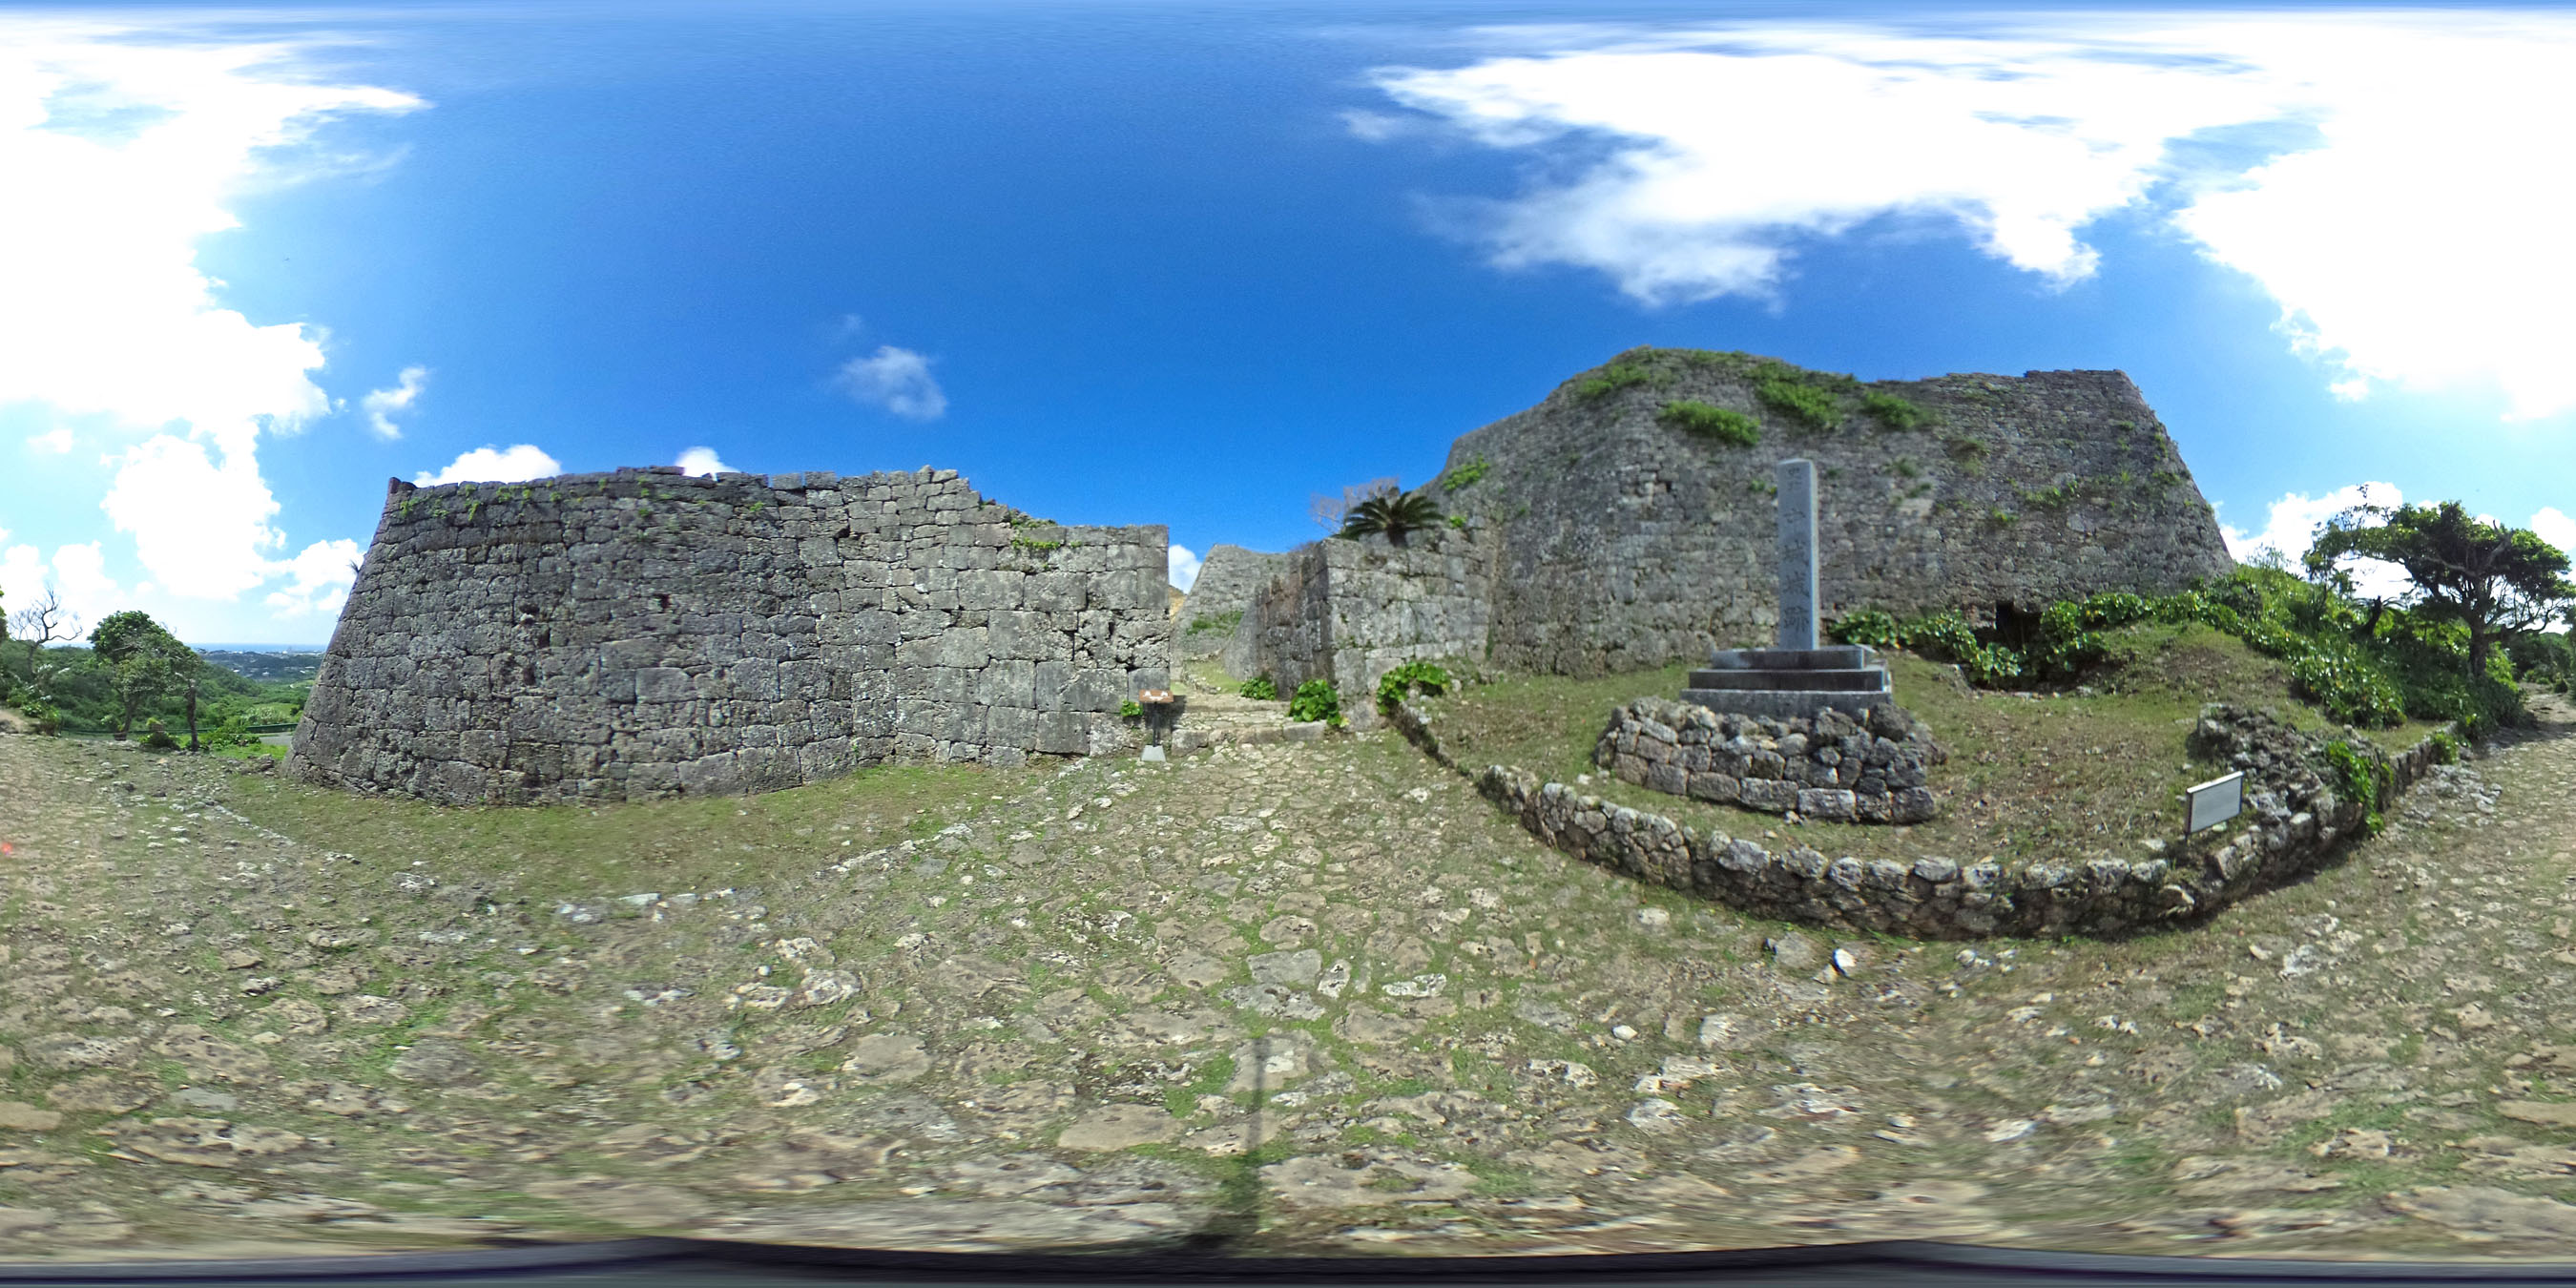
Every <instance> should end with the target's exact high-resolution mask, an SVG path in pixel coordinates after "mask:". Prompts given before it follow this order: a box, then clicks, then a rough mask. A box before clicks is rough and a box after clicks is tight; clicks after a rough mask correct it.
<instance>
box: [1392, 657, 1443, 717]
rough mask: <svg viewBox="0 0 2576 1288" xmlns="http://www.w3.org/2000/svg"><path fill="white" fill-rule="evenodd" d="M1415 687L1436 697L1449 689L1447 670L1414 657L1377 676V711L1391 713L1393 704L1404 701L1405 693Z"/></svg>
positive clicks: (1393, 708)
mask: <svg viewBox="0 0 2576 1288" xmlns="http://www.w3.org/2000/svg"><path fill="white" fill-rule="evenodd" d="M1415 689H1420V690H1422V692H1424V693H1425V694H1428V695H1430V696H1431V697H1435V698H1436V697H1438V696H1440V695H1441V694H1443V693H1446V692H1448V691H1449V672H1447V671H1445V670H1443V669H1441V668H1440V667H1439V666H1436V665H1434V664H1432V663H1430V662H1425V661H1423V660H1422V659H1420V658H1415V659H1414V660H1412V661H1410V662H1406V663H1404V664H1403V665H1401V666H1398V667H1396V668H1395V669H1394V670H1392V671H1389V672H1387V673H1386V674H1384V675H1381V676H1379V677H1378V680H1377V709H1378V711H1379V712H1380V713H1381V714H1392V713H1393V712H1394V711H1395V704H1396V703H1399V702H1402V701H1404V699H1405V695H1406V694H1408V693H1410V692H1412V691H1413V690H1415Z"/></svg>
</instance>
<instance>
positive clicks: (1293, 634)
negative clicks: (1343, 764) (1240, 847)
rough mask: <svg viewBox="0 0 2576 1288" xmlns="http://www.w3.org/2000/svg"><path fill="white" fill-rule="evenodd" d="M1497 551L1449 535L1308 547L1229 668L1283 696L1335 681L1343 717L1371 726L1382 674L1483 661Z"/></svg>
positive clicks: (1247, 630) (1258, 606) (1234, 645)
mask: <svg viewBox="0 0 2576 1288" xmlns="http://www.w3.org/2000/svg"><path fill="white" fill-rule="evenodd" d="M1495 553H1496V547H1495V545H1494V543H1493V541H1492V540H1490V539H1489V538H1479V537H1477V536H1474V535H1471V534H1466V533H1460V532H1453V531H1447V530H1437V531H1427V532H1417V533H1414V534H1412V535H1411V536H1410V537H1409V538H1408V539H1407V544H1405V545H1402V546H1397V545H1392V544H1390V543H1388V541H1387V540H1386V539H1385V538H1384V537H1369V538H1365V539H1356V540H1353V539H1344V538H1338V537H1336V538H1330V539H1327V540H1323V541H1317V542H1313V543H1311V544H1308V545H1304V546H1300V547H1298V548H1297V549H1295V550H1292V551H1290V552H1288V554H1287V556H1286V561H1285V565H1284V567H1283V568H1282V569H1281V571H1280V572H1279V573H1278V575H1277V576H1275V577H1273V578H1272V579H1271V581H1270V583H1269V584H1268V585H1267V586H1265V587H1263V588H1262V590H1261V592H1260V593H1259V594H1258V595H1256V596H1255V597H1254V598H1253V600H1252V604H1251V606H1250V607H1249V608H1248V609H1246V610H1245V612H1244V615H1243V621H1242V623H1241V624H1240V625H1239V626H1238V627H1237V628H1236V631H1235V634H1234V637H1233V639H1232V640H1230V641H1229V642H1228V643H1227V645H1226V649H1225V652H1224V661H1223V665H1224V666H1225V669H1226V670H1227V671H1228V672H1229V673H1231V674H1234V675H1238V676H1242V677H1245V678H1250V677H1252V676H1256V675H1267V676H1269V677H1270V678H1271V680H1272V681H1273V682H1274V683H1276V684H1277V685H1278V688H1279V693H1280V695H1281V696H1282V697H1285V696H1287V695H1288V694H1289V693H1290V692H1292V691H1294V690H1295V688H1296V687H1297V686H1298V685H1300V684H1303V683H1305V682H1306V681H1308V680H1312V679H1318V678H1321V679H1327V680H1331V681H1332V682H1333V687H1334V688H1335V689H1336V690H1338V691H1339V692H1340V693H1341V694H1342V698H1343V702H1342V709H1343V712H1344V714H1346V715H1348V716H1349V717H1350V718H1351V720H1352V721H1353V723H1355V724H1358V725H1361V726H1366V725H1368V724H1369V723H1371V722H1373V721H1374V719H1375V717H1376V710H1375V707H1374V706H1373V699H1371V698H1370V696H1369V695H1371V694H1372V693H1374V692H1375V690H1376V687H1377V682H1378V677H1379V676H1382V675H1384V674H1386V672H1388V671H1390V670H1393V669H1394V668H1395V667H1397V666H1399V665H1401V664H1403V663H1405V662H1408V661H1412V660H1414V659H1416V658H1423V659H1435V660H1436V659H1440V658H1466V659H1477V660H1480V659H1482V658H1483V657H1484V655H1485V642H1486V639H1487V637H1488V635H1489V634H1490V633H1491V631H1492V625H1493V587H1492V580H1493V563H1494V556H1495Z"/></svg>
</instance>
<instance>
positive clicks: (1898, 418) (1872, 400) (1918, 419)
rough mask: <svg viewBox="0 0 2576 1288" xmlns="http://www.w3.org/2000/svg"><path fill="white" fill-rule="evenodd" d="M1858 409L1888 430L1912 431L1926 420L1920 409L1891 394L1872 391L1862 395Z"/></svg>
mask: <svg viewBox="0 0 2576 1288" xmlns="http://www.w3.org/2000/svg"><path fill="white" fill-rule="evenodd" d="M1860 409H1861V410H1862V411H1865V412H1867V413H1869V414H1870V415H1871V416H1873V417H1876V418H1877V420H1878V423H1879V424H1881V425H1884V426H1886V427H1887V428H1889V429H1913V428H1914V427H1916V426H1918V425H1921V424H1922V423H1923V422H1924V420H1925V419H1926V417H1925V415H1924V411H1923V409H1922V408H1920V407H1917V406H1915V405H1914V404H1912V403H1910V402H1907V401H1906V400H1904V399H1903V398H1900V397H1897V396H1896V395H1895V394H1891V393H1880V392H1875V391H1873V392H1870V393H1865V394H1862V395H1861V396H1860Z"/></svg>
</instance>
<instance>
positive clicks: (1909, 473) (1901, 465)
mask: <svg viewBox="0 0 2576 1288" xmlns="http://www.w3.org/2000/svg"><path fill="white" fill-rule="evenodd" d="M1888 468H1889V469H1892V470H1895V471H1896V476H1897V477H1898V478H1906V479H1910V478H1920V477H1922V475H1923V467H1922V466H1920V465H1917V464H1915V463H1914V458H1913V457H1910V456H1900V457H1897V458H1896V460H1895V461H1894V462H1893V463H1891V464H1890V465H1889V466H1888Z"/></svg>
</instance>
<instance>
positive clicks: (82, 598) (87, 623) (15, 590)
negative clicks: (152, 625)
mask: <svg viewBox="0 0 2576 1288" xmlns="http://www.w3.org/2000/svg"><path fill="white" fill-rule="evenodd" d="M20 551H25V552H26V557H25V558H24V559H23V560H22V559H21V557H20V554H19V552H20ZM35 553H36V552H35V550H34V548H33V547H30V546H15V547H12V548H11V549H10V550H9V553H8V554H7V556H6V557H5V562H6V569H7V573H8V577H9V598H10V600H11V602H13V603H15V604H16V605H17V606H18V607H20V608H24V607H26V606H27V604H28V603H29V602H30V601H31V600H33V599H34V598H35V594H40V593H42V592H43V589H44V584H45V583H46V582H47V581H50V582H52V583H53V586H54V589H55V590H56V591H57V592H58V593H60V594H61V596H62V604H63V608H64V609H65V610H66V611H68V612H70V613H71V615H72V617H73V618H74V619H75V624H76V625H77V626H78V628H79V629H81V630H83V631H86V630H88V629H89V628H90V627H91V626H94V625H96V624H97V623H98V621H99V619H101V618H103V617H106V616H107V615H108V614H109V613H113V612H116V611H117V610H119V609H123V608H131V607H133V604H132V602H131V599H132V595H133V594H134V591H139V590H141V589H142V588H141V587H139V586H138V587H135V588H134V591H129V590H125V589H122V588H120V587H118V586H117V584H116V579H115V578H113V577H110V576H108V575H107V554H106V552H105V551H103V550H101V549H100V548H99V543H98V542H95V541H91V542H87V543H84V544H81V545H76V546H57V547H55V548H54V557H53V560H52V565H51V569H50V571H43V572H30V571H29V570H30V569H31V568H33V566H34V562H35V561H34V555H35ZM30 576H31V577H32V578H33V591H34V593H31V594H29V595H28V596H27V598H25V599H20V598H19V593H20V590H21V584H20V578H22V577H30Z"/></svg>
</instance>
